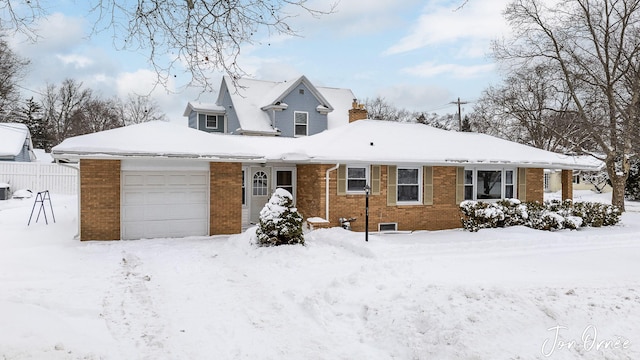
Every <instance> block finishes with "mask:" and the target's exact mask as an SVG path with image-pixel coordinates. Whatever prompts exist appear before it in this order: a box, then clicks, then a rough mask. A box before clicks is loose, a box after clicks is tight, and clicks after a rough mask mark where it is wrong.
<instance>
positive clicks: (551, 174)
mask: <svg viewBox="0 0 640 360" xmlns="http://www.w3.org/2000/svg"><path fill="white" fill-rule="evenodd" d="M575 158H576V161H577V162H579V163H581V164H591V165H593V167H595V170H575V171H574V172H573V175H572V177H571V182H572V183H573V189H574V190H591V191H595V192H611V191H612V190H613V189H612V188H611V186H610V185H609V184H608V183H607V179H608V176H607V175H606V173H607V170H606V165H605V163H604V161H601V160H598V159H596V158H594V157H593V156H588V155H580V156H575ZM560 190H562V181H561V172H560V171H558V170H552V169H545V170H544V191H545V192H558V191H560Z"/></svg>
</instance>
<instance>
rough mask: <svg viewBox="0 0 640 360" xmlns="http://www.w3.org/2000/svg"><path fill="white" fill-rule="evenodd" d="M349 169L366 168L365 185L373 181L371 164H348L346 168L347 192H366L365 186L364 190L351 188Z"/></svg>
mask: <svg viewBox="0 0 640 360" xmlns="http://www.w3.org/2000/svg"><path fill="white" fill-rule="evenodd" d="M349 169H364V181H365V185H369V184H370V181H371V169H370V166H369V165H355V164H351V165H347V166H346V168H345V178H344V179H345V190H346V193H347V194H364V193H365V191H364V187H363V188H362V190H349V179H351V178H349ZM352 180H362V178H353V179H352Z"/></svg>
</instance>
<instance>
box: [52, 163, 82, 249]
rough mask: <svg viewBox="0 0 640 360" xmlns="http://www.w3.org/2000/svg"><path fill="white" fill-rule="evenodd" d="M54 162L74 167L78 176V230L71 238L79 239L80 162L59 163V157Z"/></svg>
mask: <svg viewBox="0 0 640 360" xmlns="http://www.w3.org/2000/svg"><path fill="white" fill-rule="evenodd" d="M56 164H58V165H60V166H64V167H68V168H71V169H74V170H75V171H77V172H78V176H77V185H78V190H77V191H76V193H77V194H78V196H77V198H78V199H77V201H78V216H77V218H78V232H77V233H76V236H74V237H73V238H74V239H75V240H78V239H80V196H81V195H80V163H78V167H75V166H71V165H69V164H65V163H61V162H60V160H59V159H56Z"/></svg>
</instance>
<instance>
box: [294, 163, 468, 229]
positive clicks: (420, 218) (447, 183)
mask: <svg viewBox="0 0 640 360" xmlns="http://www.w3.org/2000/svg"><path fill="white" fill-rule="evenodd" d="M330 167H332V166H331V165H299V166H298V183H297V186H298V198H297V206H298V210H299V211H300V213H301V214H302V215H303V216H304V217H305V218H307V217H313V216H319V217H324V213H325V202H324V199H325V195H324V194H325V181H324V177H325V172H326V170H327V169H328V168H330ZM387 169H388V168H387V166H381V168H380V183H381V186H380V194H379V195H370V196H369V229H371V230H372V231H377V229H378V224H379V223H386V222H395V223H398V230H441V229H452V228H458V227H460V212H459V209H458V205H457V204H456V203H455V200H456V199H455V187H456V186H455V179H456V168H455V167H434V168H433V186H434V190H433V193H434V202H433V205H426V206H425V205H398V206H387ZM329 177H330V184H329V195H330V197H329V198H330V218H329V219H327V220H329V221H330V222H331V225H332V226H339V225H340V223H339V221H338V219H339V218H341V217H345V218H348V217H356V218H357V220H356V221H355V222H352V223H351V226H352V229H353V230H355V231H364V227H365V201H366V199H365V195H360V194H357V195H355V194H347V195H337V181H336V179H337V171H332V172H331V173H330V175H329ZM310 194H311V195H310Z"/></svg>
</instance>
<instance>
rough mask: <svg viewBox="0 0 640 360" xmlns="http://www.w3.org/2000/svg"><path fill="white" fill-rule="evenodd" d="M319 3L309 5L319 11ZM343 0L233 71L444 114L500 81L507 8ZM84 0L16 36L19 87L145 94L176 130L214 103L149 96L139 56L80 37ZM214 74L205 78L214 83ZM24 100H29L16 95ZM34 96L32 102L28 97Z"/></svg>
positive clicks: (254, 49)
mask: <svg viewBox="0 0 640 360" xmlns="http://www.w3.org/2000/svg"><path fill="white" fill-rule="evenodd" d="M326 3H327V2H326V1H324V0H310V1H309V5H310V6H312V7H313V6H317V7H320V8H322V7H325V6H326ZM462 3H463V0H427V1H424V0H423V1H418V0H368V1H355V0H342V1H341V2H340V3H338V6H337V8H336V12H335V13H333V14H330V15H326V16H323V17H321V18H320V19H315V18H313V17H310V16H308V15H304V14H303V15H300V16H298V17H296V18H293V19H292V21H291V25H292V26H293V27H294V28H295V29H297V30H298V31H299V33H300V35H301V36H300V37H285V36H276V37H272V38H262V39H257V40H259V41H258V42H257V43H256V44H253V45H247V46H245V47H244V48H243V50H242V54H241V57H240V61H239V63H240V65H241V66H242V67H243V69H244V70H245V71H246V72H248V73H249V74H251V75H252V76H253V77H255V78H258V79H265V80H278V81H281V80H286V79H291V78H294V77H296V76H299V75H306V76H307V77H308V78H309V79H310V80H311V81H312V82H314V83H315V84H316V85H321V86H330V87H342V88H350V89H352V90H353V92H354V94H355V95H356V96H357V97H358V98H359V99H365V98H373V97H376V96H382V97H384V98H385V99H387V100H388V101H389V102H390V103H392V104H394V105H396V106H398V107H402V108H407V109H410V110H417V111H425V112H433V111H437V112H439V113H453V112H455V111H456V107H455V106H454V105H452V104H450V102H452V101H455V100H456V99H457V98H458V97H460V98H461V99H462V100H463V101H470V103H469V104H468V105H464V106H463V112H469V111H471V109H472V106H473V103H472V102H473V101H474V100H476V99H478V97H479V96H480V94H481V92H482V90H483V89H485V88H486V87H487V86H488V85H490V84H496V83H498V82H499V81H500V76H499V74H498V73H497V70H496V66H495V64H494V63H493V61H492V60H491V58H490V56H489V55H490V53H489V52H490V47H489V44H490V41H491V40H493V39H496V38H498V37H500V36H503V35H505V34H507V32H508V28H507V26H506V23H505V21H504V20H503V18H502V15H501V13H502V10H503V9H504V8H505V6H506V4H507V0H491V1H486V0H485V1H480V0H470V1H469V2H468V3H467V4H466V5H465V6H464V7H462V8H461V9H458V7H459V6H460V5H461V4H462ZM86 6H87V5H86V2H84V1H78V2H75V1H71V0H61V1H57V2H55V3H54V4H52V5H49V8H48V9H47V11H48V16H47V18H45V19H44V20H43V21H41V23H40V27H41V31H40V34H41V36H42V37H41V39H40V40H39V41H38V42H37V43H35V44H33V43H30V42H28V41H26V40H25V39H23V38H22V37H21V36H19V35H16V36H12V37H10V38H9V40H10V44H11V46H12V47H13V48H14V50H15V51H17V52H18V53H19V54H21V55H22V56H25V57H27V58H29V59H30V60H31V66H30V68H29V73H28V74H27V77H26V78H25V81H24V86H25V88H28V89H33V90H35V91H42V90H43V89H44V87H45V85H46V83H47V82H49V83H56V84H57V83H60V82H61V81H62V80H63V79H64V78H66V77H71V78H75V79H77V80H79V81H82V82H83V83H84V84H85V85H86V86H88V87H91V88H92V89H94V90H96V91H98V92H99V93H101V94H102V95H104V96H112V95H119V96H121V97H124V96H126V94H127V93H129V92H138V93H148V92H150V91H151V93H152V96H153V97H154V98H155V99H156V100H157V101H158V103H159V104H160V105H161V107H162V110H163V111H165V112H166V113H167V114H168V115H169V117H170V119H171V120H172V121H175V122H184V123H186V119H185V118H184V117H182V111H183V110H184V108H185V106H186V103H187V101H190V100H196V99H199V100H200V101H203V102H213V101H214V100H215V94H210V93H205V94H202V91H201V90H202V89H197V88H186V89H185V88H184V87H183V85H184V84H185V83H187V82H188V80H189V79H188V77H187V76H186V75H185V74H179V76H178V77H176V79H175V82H174V83H171V84H169V90H170V91H169V92H167V91H166V90H165V89H163V88H155V89H153V78H154V75H153V72H152V70H151V68H150V66H149V64H147V62H146V55H145V54H143V53H139V52H131V51H117V50H115V49H114V47H113V45H112V41H111V38H110V34H109V33H108V32H105V33H101V34H99V35H97V36H92V37H91V38H88V35H89V32H90V30H91V27H92V25H93V22H92V19H91V18H88V17H87V16H86V11H87V9H86ZM221 75H222V73H221V72H219V71H213V72H212V73H211V78H212V80H213V81H214V82H216V83H217V82H219V80H218V79H219V78H220V77H221ZM24 95H25V96H27V97H29V96H31V95H35V94H33V93H30V92H29V91H26V90H25V92H24ZM35 96H36V97H37V95H35Z"/></svg>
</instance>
